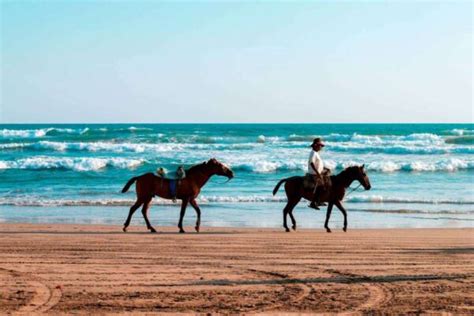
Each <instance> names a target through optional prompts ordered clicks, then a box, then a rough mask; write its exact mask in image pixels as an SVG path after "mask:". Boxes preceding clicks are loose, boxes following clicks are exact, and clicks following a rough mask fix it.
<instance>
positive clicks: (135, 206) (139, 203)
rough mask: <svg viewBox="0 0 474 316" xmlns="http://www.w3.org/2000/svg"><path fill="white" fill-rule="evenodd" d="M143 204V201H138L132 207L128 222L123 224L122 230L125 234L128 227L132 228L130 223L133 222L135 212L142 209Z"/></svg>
mask: <svg viewBox="0 0 474 316" xmlns="http://www.w3.org/2000/svg"><path fill="white" fill-rule="evenodd" d="M142 203H143V201H142V200H140V199H137V201H136V202H135V204H133V205H132V207H131V208H130V211H129V212H128V217H127V220H126V221H125V223H124V224H123V229H122V230H123V231H124V233H126V232H127V227H128V226H130V221H131V220H132V216H133V213H135V211H136V210H137V209H138V208H139V207H140V205H142Z"/></svg>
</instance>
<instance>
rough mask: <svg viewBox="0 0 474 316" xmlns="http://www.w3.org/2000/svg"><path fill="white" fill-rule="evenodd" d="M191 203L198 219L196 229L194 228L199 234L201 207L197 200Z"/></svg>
mask: <svg viewBox="0 0 474 316" xmlns="http://www.w3.org/2000/svg"><path fill="white" fill-rule="evenodd" d="M189 203H191V206H192V207H193V208H194V210H196V215H197V219H196V227H194V228H195V229H196V231H197V232H198V233H199V227H200V226H201V209H200V208H199V205H198V204H197V202H196V200H195V199H192V200H191V201H189Z"/></svg>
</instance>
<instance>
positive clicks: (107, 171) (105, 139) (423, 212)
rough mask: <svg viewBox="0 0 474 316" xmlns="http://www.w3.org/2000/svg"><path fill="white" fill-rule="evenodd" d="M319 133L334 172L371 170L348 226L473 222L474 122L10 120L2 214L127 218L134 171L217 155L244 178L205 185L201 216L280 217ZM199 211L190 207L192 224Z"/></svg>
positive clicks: (160, 220)
mask: <svg viewBox="0 0 474 316" xmlns="http://www.w3.org/2000/svg"><path fill="white" fill-rule="evenodd" d="M315 136H321V137H323V138H324V139H325V142H326V144H327V146H326V147H325V149H324V151H323V152H322V154H321V156H322V158H323V159H324V161H325V164H326V166H327V167H329V168H331V169H333V170H334V173H337V172H339V171H341V170H342V169H343V168H344V167H346V166H350V165H353V164H363V163H364V164H365V165H366V167H367V169H368V173H369V177H370V179H371V183H372V190H370V191H356V192H354V193H352V194H351V195H349V196H348V197H347V199H346V204H347V205H346V208H347V209H348V211H349V226H350V227H473V226H474V225H473V223H474V218H473V215H474V172H473V171H474V126H473V124H151V125H150V124H147V125H141V124H118V125H116V124H114V125H107V124H105V125H89V124H88V125H0V179H1V181H0V221H6V222H48V223H50V222H65V223H110V224H121V223H123V221H124V220H125V217H126V215H127V214H128V207H129V206H130V204H131V203H132V200H133V198H134V193H133V192H134V191H133V190H131V192H129V193H127V194H120V193H119V191H120V189H121V188H122V187H123V185H124V184H125V182H126V181H127V180H128V179H129V178H130V177H132V176H134V175H139V174H141V173H145V172H150V171H152V172H153V171H155V170H156V169H157V167H159V166H163V167H165V168H167V169H168V170H174V169H175V168H176V167H177V166H178V165H181V164H183V165H185V166H191V165H193V164H196V163H200V162H202V161H204V160H207V159H209V158H211V157H215V158H217V159H219V160H220V161H222V162H224V163H226V164H228V165H229V166H230V167H231V168H232V169H233V170H234V172H235V174H236V177H235V178H234V179H233V180H232V181H230V182H228V183H226V184H223V183H224V182H225V180H226V179H224V178H219V177H215V178H213V179H212V180H211V181H210V182H209V184H208V185H207V186H206V187H205V188H204V189H203V191H202V194H201V196H200V199H199V202H200V204H201V208H202V211H203V225H210V226H259V227H280V226H281V210H282V208H283V206H284V201H285V196H284V193H283V190H281V192H280V193H279V194H278V195H277V196H275V197H273V196H272V194H271V191H272V189H273V187H274V186H275V184H276V182H277V181H278V180H279V179H281V178H284V177H288V176H292V175H302V174H304V172H305V168H306V163H307V157H308V154H309V148H308V145H309V142H310V141H311V140H312V139H313V137H315ZM324 213H325V212H324V210H322V211H319V212H316V211H314V210H311V209H308V208H307V207H306V203H304V202H301V203H300V205H299V206H298V208H297V210H296V213H295V215H296V219H297V221H298V223H299V226H301V227H315V228H319V227H322V224H323V217H324ZM137 214H139V213H137ZM333 214H334V215H333V220H332V223H333V224H332V225H333V226H334V227H339V226H340V224H341V222H342V221H341V216H340V214H339V212H337V211H335V212H334V213H333ZM178 215H179V207H178V205H172V204H170V202H169V201H164V200H161V199H159V198H155V200H154V204H153V206H152V210H151V219H152V221H153V223H154V224H156V225H157V226H160V225H161V226H163V225H176V223H177V220H178ZM194 219H195V214H194V211H193V210H192V209H189V210H188V213H187V216H186V224H188V225H191V224H192V223H193V222H194ZM142 223H143V220H142V218H141V216H140V215H136V218H135V219H134V224H142Z"/></svg>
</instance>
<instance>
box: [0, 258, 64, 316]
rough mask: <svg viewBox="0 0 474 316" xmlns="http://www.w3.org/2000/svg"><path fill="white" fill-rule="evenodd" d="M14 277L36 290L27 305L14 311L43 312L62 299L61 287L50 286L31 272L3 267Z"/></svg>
mask: <svg viewBox="0 0 474 316" xmlns="http://www.w3.org/2000/svg"><path fill="white" fill-rule="evenodd" d="M0 271H4V272H6V273H8V274H10V275H12V276H13V277H14V278H17V279H18V278H19V279H22V280H23V281H24V283H25V284H27V286H28V287H29V288H30V289H32V290H33V291H34V294H33V297H32V298H31V300H30V301H29V302H26V304H25V305H23V306H21V307H19V308H18V309H17V310H16V311H15V312H14V313H15V314H17V313H20V314H28V313H32V312H35V313H43V312H47V311H48V310H50V309H51V308H53V307H54V306H55V305H56V304H57V303H58V302H59V300H60V299H61V296H62V291H61V289H60V288H59V287H55V288H53V287H50V286H48V285H46V284H45V283H44V281H43V280H41V278H39V277H36V276H34V275H32V274H29V273H24V272H20V271H16V270H12V269H6V268H1V267H0Z"/></svg>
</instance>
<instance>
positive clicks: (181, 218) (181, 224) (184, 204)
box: [178, 199, 189, 233]
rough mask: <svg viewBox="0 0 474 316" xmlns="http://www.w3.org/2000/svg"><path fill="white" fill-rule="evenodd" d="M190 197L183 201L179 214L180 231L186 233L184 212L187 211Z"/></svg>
mask: <svg viewBox="0 0 474 316" xmlns="http://www.w3.org/2000/svg"><path fill="white" fill-rule="evenodd" d="M188 202H189V199H183V203H182V204H181V213H180V214H179V223H178V228H179V232H180V233H185V231H184V229H183V218H184V214H185V213H186V207H187V206H188Z"/></svg>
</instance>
